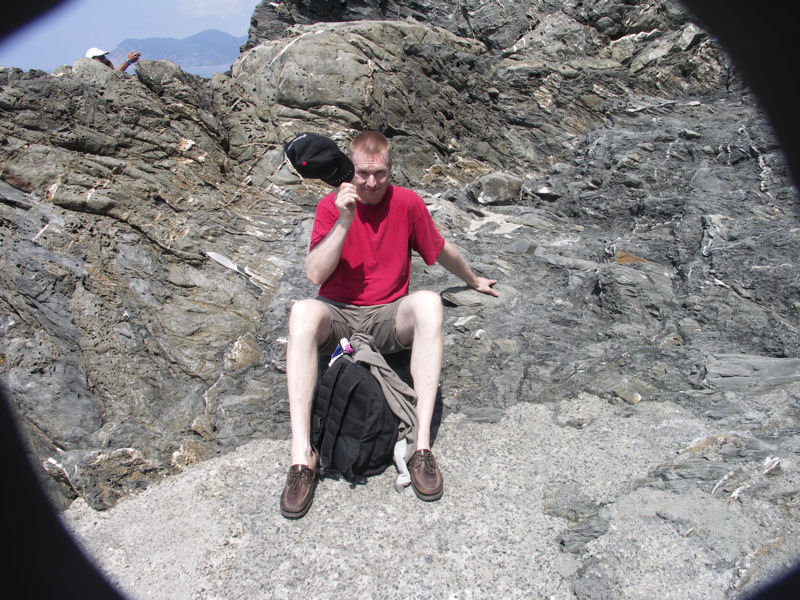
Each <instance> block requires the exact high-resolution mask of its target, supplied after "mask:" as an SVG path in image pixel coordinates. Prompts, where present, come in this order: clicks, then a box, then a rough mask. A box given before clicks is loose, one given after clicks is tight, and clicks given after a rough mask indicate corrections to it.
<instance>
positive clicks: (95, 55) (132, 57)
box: [86, 48, 142, 71]
mask: <svg viewBox="0 0 800 600" xmlns="http://www.w3.org/2000/svg"><path fill="white" fill-rule="evenodd" d="M108 54H109V52H108V51H106V50H101V49H100V48H89V49H88V50H87V51H86V58H92V59H94V60H96V61H97V62H100V63H103V64H104V65H105V66H107V67H109V68H111V69H113V68H114V64H113V63H112V62H111V61H110V60H108ZM141 55H142V53H141V52H134V51H133V50H131V51H130V52H128V57H127V58H126V59H125V62H123V63H122V64H121V65H120V66H118V67H117V68H116V69H115V70H116V71H124V70H125V69H127V68H128V67H129V66H131V65H132V64H133V63H135V62H136V61H137V60H139V57H140V56H141Z"/></svg>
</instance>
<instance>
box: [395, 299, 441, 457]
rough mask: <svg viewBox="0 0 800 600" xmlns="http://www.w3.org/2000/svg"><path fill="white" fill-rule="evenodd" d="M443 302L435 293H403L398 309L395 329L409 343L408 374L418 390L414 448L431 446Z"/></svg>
mask: <svg viewBox="0 0 800 600" xmlns="http://www.w3.org/2000/svg"><path fill="white" fill-rule="evenodd" d="M443 318H444V317H443V309H442V301H441V298H439V295H438V294H436V293H434V292H428V291H422V292H415V293H413V294H410V295H409V296H406V297H405V298H404V299H403V300H402V301H401V302H400V306H399V307H398V309H397V322H396V323H395V331H396V333H397V340H398V341H399V342H400V343H401V344H403V345H404V346H408V344H409V343H411V377H412V378H413V379H414V391H415V392H416V393H417V422H418V425H419V431H418V432H417V450H423V449H428V448H430V447H431V423H432V421H433V409H434V406H435V404H436V394H437V391H438V389H439V375H440V373H441V370H442V356H443V354H444V334H443V332H442V322H443Z"/></svg>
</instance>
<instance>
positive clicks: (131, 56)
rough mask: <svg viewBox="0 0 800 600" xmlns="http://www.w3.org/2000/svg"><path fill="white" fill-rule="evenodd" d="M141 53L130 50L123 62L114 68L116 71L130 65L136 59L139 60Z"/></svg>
mask: <svg viewBox="0 0 800 600" xmlns="http://www.w3.org/2000/svg"><path fill="white" fill-rule="evenodd" d="M141 55H142V53H141V52H134V51H133V50H131V51H130V52H128V58H127V59H126V60H125V62H123V63H122V64H121V65H120V66H118V67H117V69H116V70H117V71H124V70H125V69H127V68H128V67H129V66H130V65H132V64H133V63H135V62H136V61H137V60H139V57H140V56H141Z"/></svg>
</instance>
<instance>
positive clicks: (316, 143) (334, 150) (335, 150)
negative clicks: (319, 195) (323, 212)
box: [284, 133, 355, 187]
mask: <svg viewBox="0 0 800 600" xmlns="http://www.w3.org/2000/svg"><path fill="white" fill-rule="evenodd" d="M284 152H286V157H287V158H288V159H289V162H291V163H292V166H293V167H294V168H295V170H296V171H297V172H298V173H300V175H301V176H302V177H303V178H304V179H321V180H322V181H324V182H325V183H327V184H328V185H332V186H333V187H337V186H338V185H339V184H340V183H342V182H345V181H351V180H352V179H353V175H354V174H355V169H354V168H353V163H352V162H351V161H350V159H349V158H348V157H347V155H346V154H343V153H342V151H341V150H339V146H337V145H336V142H334V141H333V140H332V139H330V138H327V137H325V136H324V135H319V134H316V133H301V134H300V135H298V136H297V137H296V138H294V139H293V140H292V141H290V142H288V143H287V144H286V145H285V146H284Z"/></svg>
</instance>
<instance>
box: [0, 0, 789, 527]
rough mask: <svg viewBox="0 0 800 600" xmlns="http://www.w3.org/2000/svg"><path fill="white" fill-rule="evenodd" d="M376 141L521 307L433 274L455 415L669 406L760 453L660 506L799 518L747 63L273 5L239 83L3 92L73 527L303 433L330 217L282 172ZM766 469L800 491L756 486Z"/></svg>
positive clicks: (150, 67)
mask: <svg viewBox="0 0 800 600" xmlns="http://www.w3.org/2000/svg"><path fill="white" fill-rule="evenodd" d="M366 128H373V129H379V130H381V131H383V132H384V133H385V134H386V135H387V136H389V137H390V138H391V140H392V144H393V148H394V155H395V160H394V165H395V167H394V173H393V177H394V180H395V182H396V183H399V184H401V185H407V186H411V187H413V188H415V189H416V190H418V191H419V192H420V193H421V195H423V197H424V198H425V199H426V201H427V202H428V203H429V208H430V210H431V212H432V214H433V216H434V219H435V220H436V222H437V223H438V225H439V227H440V228H441V230H442V232H443V234H444V235H445V236H446V237H447V238H448V239H450V240H451V241H452V242H453V243H455V244H456V245H457V246H459V247H460V248H461V249H462V250H463V252H464V254H465V256H467V257H468V259H469V261H470V263H471V264H472V265H473V266H474V267H475V269H476V270H477V271H479V272H480V273H481V274H483V275H485V276H489V277H494V278H497V279H498V280H500V283H499V284H498V290H499V292H500V297H499V298H497V299H493V298H489V297H482V296H479V295H477V294H476V293H474V292H471V291H468V290H466V289H464V288H463V287H460V282H459V281H458V280H455V279H453V278H452V277H451V276H449V275H448V274H447V273H446V272H445V271H444V270H443V269H441V268H440V267H438V266H437V267H426V266H425V265H424V264H423V263H422V262H417V259H415V263H414V275H413V280H412V285H413V286H414V287H415V288H422V287H424V288H429V289H434V290H436V291H439V292H441V294H442V298H443V301H444V303H445V305H446V313H445V314H446V336H447V338H446V359H445V360H446V363H445V366H444V370H443V373H442V381H441V396H442V406H443V411H444V412H445V413H448V412H452V411H456V412H461V413H464V414H465V415H467V416H468V417H469V418H471V419H474V420H482V421H496V420H498V419H500V418H501V417H502V414H503V412H504V410H505V409H507V408H508V407H509V406H511V405H513V404H515V403H518V402H535V403H538V402H553V403H558V402H559V401H560V400H561V399H563V398H567V397H574V396H576V395H578V394H581V393H584V394H590V395H591V396H592V397H594V398H596V401H597V402H602V403H611V404H616V405H619V406H621V407H623V408H626V410H631V411H646V410H647V406H648V405H656V404H658V403H663V402H673V403H676V404H678V405H681V406H683V407H685V408H688V409H690V410H691V411H693V412H694V413H696V414H697V415H702V416H703V417H704V418H707V419H710V420H713V421H714V422H715V423H717V424H718V426H719V428H720V430H721V431H722V432H737V433H736V438H735V439H736V440H737V441H731V440H733V438H724V439H723V438H720V439H721V440H722V441H719V443H714V444H710V445H706V446H704V447H703V448H702V449H700V450H698V451H697V452H696V453H695V454H693V455H692V457H691V458H690V460H689V461H688V463H687V462H686V461H685V460H683V461H682V462H681V463H680V464H677V463H676V464H672V463H669V464H665V465H663V468H661V469H660V470H659V471H658V472H654V473H652V474H651V476H652V478H653V480H658V481H662V482H663V485H664V486H666V487H667V488H669V489H671V490H673V491H675V492H679V493H680V492H682V491H685V490H688V489H696V488H700V489H703V490H706V488H707V491H709V492H710V491H711V489H712V488H714V490H715V492H716V493H726V494H733V495H735V496H736V497H740V496H741V494H742V493H744V494H753V495H757V496H759V497H760V498H762V499H769V501H770V502H772V503H773V504H774V505H776V506H780V507H781V508H782V509H785V510H786V511H790V512H791V511H794V512H793V513H792V514H795V513H796V510H797V509H796V504H797V503H796V497H797V494H798V491H797V487H792V486H793V485H795V484H796V481H795V483H791V482H792V481H794V479H792V478H791V477H789V475H788V473H789V472H790V471H791V469H790V468H789V467H788V465H789V463H790V461H791V460H793V458H792V457H794V456H796V453H797V452H798V450H800V447H798V438H797V436H796V432H797V430H798V427H799V426H800V414H799V413H798V410H797V402H798V400H797V398H798V390H800V388H799V387H798V385H800V384H799V383H798V382H800V336H798V327H799V325H800V281H799V280H798V277H797V273H798V272H800V267H799V266H798V255H799V254H800V245H799V244H798V238H800V229H798V227H797V216H798V204H797V195H796V190H794V189H793V188H792V187H791V180H790V177H789V173H788V171H787V167H786V163H785V161H784V159H783V156H782V154H781V151H780V148H779V147H778V146H777V144H776V142H775V138H774V136H773V134H772V132H771V131H770V129H769V127H768V125H767V122H766V120H765V117H764V116H763V114H762V113H761V112H760V111H759V109H758V105H757V104H756V102H755V100H754V98H753V97H752V96H751V95H750V94H749V93H748V90H747V89H746V88H744V87H743V86H742V84H741V82H740V81H739V79H738V77H737V74H736V71H735V69H733V68H732V66H731V64H730V62H729V61H728V59H727V58H726V56H725V54H724V53H723V52H722V51H721V49H720V48H719V47H718V45H717V44H716V43H715V42H714V41H713V39H711V38H710V37H709V36H708V35H707V34H706V33H705V32H704V31H703V30H701V29H700V28H699V27H698V26H697V25H696V24H694V23H693V22H692V19H691V18H690V16H689V15H688V14H687V13H686V12H685V11H683V10H682V9H681V8H680V7H679V6H678V5H676V4H674V3H672V2H664V1H660V0H649V1H647V2H643V3H637V4H634V5H630V4H627V3H624V2H607V1H599V0H598V1H594V2H551V1H549V0H534V1H514V2H512V1H502V2H492V3H481V2H478V1H477V0H474V1H468V2H458V3H455V2H445V1H441V2H430V3H417V2H410V1H409V2H401V1H397V2H385V3H378V4H377V5H376V4H374V3H366V2H344V3H342V2H325V1H319V2H299V1H295V2H262V3H261V4H260V5H259V6H258V7H257V8H256V11H255V13H254V15H253V25H252V27H251V30H250V38H249V41H248V43H247V45H246V46H245V48H244V49H243V52H242V54H241V56H240V57H239V59H238V60H237V62H236V64H235V65H234V67H233V70H232V72H231V74H230V76H226V75H215V76H214V78H213V79H211V80H206V79H201V78H199V77H195V76H192V75H189V74H186V73H184V72H182V71H181V70H180V69H179V68H178V67H177V66H176V65H174V64H172V63H169V62H166V61H158V62H150V61H140V62H139V63H138V64H137V67H136V74H135V75H131V74H127V75H126V74H121V73H117V72H112V71H110V70H108V69H107V68H105V67H104V66H102V65H100V64H98V63H96V62H93V61H90V60H86V59H80V60H78V61H76V62H75V64H74V65H72V66H71V67H66V68H63V69H62V70H61V71H60V72H57V73H55V74H53V75H48V74H45V73H42V72H28V73H23V72H21V71H19V70H15V69H3V70H2V71H0V180H2V181H0V200H1V202H0V215H1V216H2V219H0V223H1V224H2V228H1V229H0V235H1V236H2V237H1V238H0V239H2V245H1V246H0V261H1V264H2V268H0V290H2V304H0V306H2V308H1V309H0V331H2V338H0V365H2V374H3V381H4V382H5V384H6V385H7V387H8V388H9V389H10V391H11V394H12V396H13V401H14V405H15V407H16V409H17V411H18V413H19V415H20V420H21V424H22V426H23V428H24V430H25V432H26V434H27V437H28V438H29V439H30V441H31V444H32V448H33V454H34V455H35V460H36V462H37V463H38V464H41V465H42V466H43V467H44V471H43V473H45V472H46V476H45V481H48V482H49V484H48V485H50V489H51V490H53V491H55V490H58V491H60V492H61V497H62V498H63V499H64V500H63V502H65V503H66V502H67V501H68V500H69V499H71V498H75V497H77V496H82V497H84V498H85V499H86V500H87V502H89V503H90V505H91V506H93V507H95V508H98V509H102V508H105V507H108V506H111V505H113V504H114V503H115V501H116V500H117V499H118V498H119V497H120V496H122V495H125V494H127V493H129V492H130V491H131V490H136V489H140V488H142V487H146V486H147V485H149V484H150V483H152V482H154V481H157V480H159V479H160V478H162V477H163V476H164V475H166V474H169V473H171V472H174V471H176V470H180V469H181V468H182V466H184V465H186V464H188V463H191V462H196V461H199V460H202V459H204V458H207V457H209V456H212V455H214V454H217V453H220V452H224V451H226V450H228V449H231V448H233V447H236V446H239V445H241V444H243V443H245V442H247V441H248V440H250V439H253V438H257V437H264V436H269V437H276V436H277V437H282V436H286V435H287V434H288V407H287V404H286V399H285V382H284V378H285V375H284V352H285V335H286V320H287V315H288V310H289V307H290V306H291V303H292V302H293V301H294V300H295V299H298V298H301V297H305V296H308V295H313V294H314V293H315V290H314V289H313V288H312V287H311V286H310V284H309V283H308V282H307V281H306V280H305V278H304V276H303V273H302V261H303V258H304V255H305V250H306V247H307V244H308V238H309V229H310V225H311V222H312V218H313V209H314V206H315V204H316V202H317V200H318V199H319V198H320V197H321V195H322V194H323V193H325V192H326V191H327V189H326V188H324V187H323V186H322V185H321V184H319V183H317V182H313V181H301V180H300V179H299V177H298V176H297V175H296V174H295V173H293V172H292V171H291V169H290V167H289V165H288V164H287V162H286V161H285V160H284V157H283V153H282V143H283V142H284V141H285V140H287V139H289V138H290V137H292V136H293V135H295V134H297V133H300V132H302V131H306V130H311V131H316V132H319V133H323V134H325V135H329V136H331V137H333V138H334V139H336V140H338V141H339V142H341V144H342V145H343V146H344V145H345V144H346V142H347V141H348V140H349V139H350V138H351V137H352V135H353V134H354V133H355V132H357V131H359V130H362V129H366ZM563 426H571V427H577V428H580V426H581V425H580V422H578V421H576V422H574V423H573V422H567V423H566V424H563ZM768 456H772V457H778V459H779V460H780V459H782V460H784V463H785V464H786V465H787V466H786V470H785V472H786V473H787V474H786V475H784V476H782V477H777V478H766V477H763V478H760V479H759V482H758V485H750V484H751V483H752V482H750V483H748V481H749V479H748V477H750V473H751V471H752V469H753V468H755V467H754V465H758V464H760V463H761V462H762V461H763V460H764V459H765V458H766V457H768ZM687 464H688V467H687ZM710 465H713V468H711V466H710ZM778 472H779V470H776V469H775V468H771V469H770V473H778ZM726 473H728V475H726ZM723 476H724V477H723ZM743 486H744V487H743ZM720 490H722V491H720ZM743 490H748V491H743ZM57 496H58V495H57V494H55V493H54V495H53V497H54V498H56V497H57ZM792 499H794V500H792ZM795 518H796V514H795Z"/></svg>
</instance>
